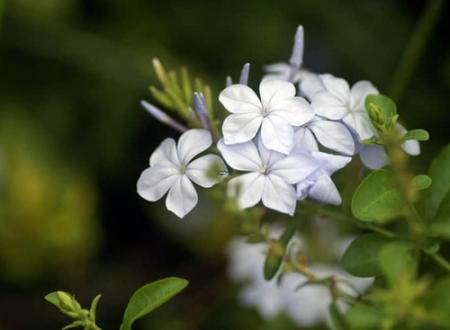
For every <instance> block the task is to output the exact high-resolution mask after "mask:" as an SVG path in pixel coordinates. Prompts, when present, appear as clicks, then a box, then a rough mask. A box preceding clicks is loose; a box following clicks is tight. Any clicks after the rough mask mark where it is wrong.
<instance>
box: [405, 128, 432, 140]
mask: <svg viewBox="0 0 450 330" xmlns="http://www.w3.org/2000/svg"><path fill="white" fill-rule="evenodd" d="M402 139H403V140H404V141H407V140H416V141H428V140H429V139H430V134H428V132H427V131H426V130H424V129H412V130H410V131H408V132H406V134H405V135H403V136H402Z"/></svg>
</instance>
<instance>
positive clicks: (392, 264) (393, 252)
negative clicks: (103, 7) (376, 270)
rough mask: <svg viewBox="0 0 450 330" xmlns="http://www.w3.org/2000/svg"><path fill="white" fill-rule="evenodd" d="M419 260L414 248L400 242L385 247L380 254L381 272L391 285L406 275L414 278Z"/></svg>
mask: <svg viewBox="0 0 450 330" xmlns="http://www.w3.org/2000/svg"><path fill="white" fill-rule="evenodd" d="M417 259H418V258H417V256H416V254H415V251H414V249H413V246H412V245H411V244H409V243H406V242H400V241H397V242H393V243H390V244H387V245H385V246H384V247H383V248H382V249H381V251H380V254H379V260H380V266H381V270H382V272H383V274H384V275H385V276H386V278H387V280H388V281H389V283H391V285H395V283H396V281H398V280H399V278H400V277H401V276H402V275H404V274H408V275H410V276H411V277H414V276H415V274H416V270H417Z"/></svg>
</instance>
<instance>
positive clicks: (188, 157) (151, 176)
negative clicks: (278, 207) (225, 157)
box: [137, 129, 227, 218]
mask: <svg viewBox="0 0 450 330" xmlns="http://www.w3.org/2000/svg"><path fill="white" fill-rule="evenodd" d="M211 145H212V138H211V134H210V133H209V132H208V131H207V130H204V129H191V130H188V131H186V132H185V133H183V134H182V135H181V137H180V139H179V141H178V145H176V143H175V140H174V139H172V138H167V139H165V140H164V141H163V142H161V144H160V145H159V147H158V148H157V149H156V150H155V151H154V152H153V154H152V155H151V156H150V167H149V168H147V169H146V170H144V172H142V174H141V176H140V178H139V180H138V182H137V191H138V193H139V195H140V196H141V197H142V198H144V199H146V200H148V201H151V202H154V201H157V200H159V199H160V198H162V197H163V196H164V195H165V194H166V193H167V192H169V193H168V194H167V198H166V207H167V209H168V210H170V211H172V212H173V213H175V214H176V215H177V216H178V217H180V218H182V217H184V216H185V215H186V214H187V213H189V212H190V211H191V210H192V209H193V208H194V206H195V205H196V204H197V201H198V196H197V192H196V191H195V188H194V185H193V184H192V182H191V181H193V182H195V183H196V184H198V185H199V186H201V187H204V188H209V187H212V186H213V185H214V184H216V183H218V182H219V181H220V179H221V178H222V177H224V176H225V175H227V169H226V166H225V164H224V162H223V161H222V159H221V158H220V157H219V156H217V155H212V154H208V155H205V156H202V157H199V158H197V159H195V160H192V159H193V158H194V157H195V156H197V155H198V154H200V153H201V152H203V151H205V150H206V149H208V148H209V147H210V146H211ZM212 170H217V175H214V173H213V174H212V175H211V173H210V172H211V171H212Z"/></svg>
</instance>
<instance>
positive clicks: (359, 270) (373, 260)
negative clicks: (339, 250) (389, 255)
mask: <svg viewBox="0 0 450 330" xmlns="http://www.w3.org/2000/svg"><path fill="white" fill-rule="evenodd" d="M390 242H392V240H391V239H388V238H385V237H383V236H380V235H378V234H365V235H361V236H359V237H358V238H356V239H355V240H354V241H353V242H352V243H351V244H350V246H349V247H348V248H347V250H346V251H345V253H344V255H343V256H342V259H341V263H342V266H343V267H344V269H345V270H346V271H347V272H349V273H350V274H352V275H354V276H358V277H372V276H377V275H380V274H381V269H380V264H379V260H378V255H379V253H380V251H381V249H382V248H383V246H385V245H386V244H388V243H390Z"/></svg>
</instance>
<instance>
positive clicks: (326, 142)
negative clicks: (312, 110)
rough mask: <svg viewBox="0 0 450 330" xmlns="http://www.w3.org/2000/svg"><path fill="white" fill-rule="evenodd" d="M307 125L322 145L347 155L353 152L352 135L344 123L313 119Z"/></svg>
mask: <svg viewBox="0 0 450 330" xmlns="http://www.w3.org/2000/svg"><path fill="white" fill-rule="evenodd" d="M308 127H309V128H310V129H311V130H312V131H313V133H314V135H315V136H316V138H317V140H318V141H319V143H320V144H321V145H323V146H324V147H327V148H328V149H331V150H334V151H337V152H341V153H343V154H347V155H352V154H353V153H354V152H355V144H354V142H353V137H352V135H351V134H350V132H349V130H348V128H347V127H346V126H345V125H344V124H341V123H339V122H336V121H331V120H315V121H313V122H311V123H310V124H309V125H308Z"/></svg>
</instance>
